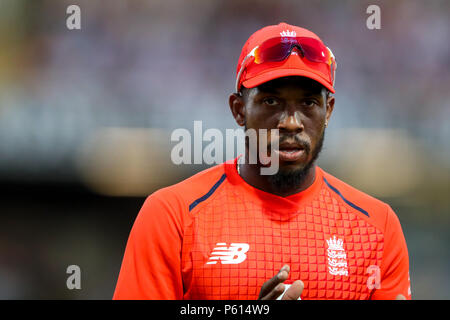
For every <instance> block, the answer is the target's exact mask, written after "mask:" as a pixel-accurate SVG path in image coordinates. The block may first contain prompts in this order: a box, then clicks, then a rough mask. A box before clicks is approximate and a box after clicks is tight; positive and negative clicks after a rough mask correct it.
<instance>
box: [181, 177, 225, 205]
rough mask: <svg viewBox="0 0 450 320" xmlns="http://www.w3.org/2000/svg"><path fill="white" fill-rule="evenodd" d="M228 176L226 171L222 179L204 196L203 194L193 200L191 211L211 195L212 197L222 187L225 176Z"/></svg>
mask: <svg viewBox="0 0 450 320" xmlns="http://www.w3.org/2000/svg"><path fill="white" fill-rule="evenodd" d="M226 177H227V175H226V173H224V174H223V175H222V176H221V177H220V179H219V180H218V181H217V182H216V183H215V184H214V185H213V186H212V188H211V189H209V191H208V192H207V193H206V194H204V195H203V196H201V197H200V198H198V199H196V200H195V201H193V202H192V203H191V204H190V205H189V212H190V211H192V210H193V209H194V208H195V207H196V206H197V205H198V204H199V203H201V202H203V201H205V200H207V199H208V198H209V197H211V196H212V195H213V194H214V192H215V191H216V190H217V188H219V187H220V185H221V184H222V183H223V182H224V181H225V178H226Z"/></svg>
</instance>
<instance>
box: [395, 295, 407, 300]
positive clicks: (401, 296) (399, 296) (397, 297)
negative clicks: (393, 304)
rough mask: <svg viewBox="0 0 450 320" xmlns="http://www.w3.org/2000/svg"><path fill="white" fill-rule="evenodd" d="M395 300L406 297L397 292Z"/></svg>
mask: <svg viewBox="0 0 450 320" xmlns="http://www.w3.org/2000/svg"><path fill="white" fill-rule="evenodd" d="M395 300H406V298H405V296H404V295H402V294H399V295H398V296H396V297H395Z"/></svg>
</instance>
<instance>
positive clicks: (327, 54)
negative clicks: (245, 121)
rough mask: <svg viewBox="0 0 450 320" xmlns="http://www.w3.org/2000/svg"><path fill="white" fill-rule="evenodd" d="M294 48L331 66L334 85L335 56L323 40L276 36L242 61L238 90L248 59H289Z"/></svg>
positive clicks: (259, 62)
mask: <svg viewBox="0 0 450 320" xmlns="http://www.w3.org/2000/svg"><path fill="white" fill-rule="evenodd" d="M294 48H296V49H297V51H298V52H300V53H301V54H302V56H303V57H304V58H306V59H308V60H309V61H311V62H317V63H325V64H327V65H329V66H330V78H331V79H330V80H331V83H332V84H333V86H334V77H335V74H334V73H335V71H336V62H335V57H334V55H333V53H332V52H331V50H330V49H329V48H328V47H326V46H325V45H324V44H323V43H322V42H321V41H319V40H317V39H314V38H309V37H276V38H271V39H268V40H266V41H264V42H263V43H262V44H260V45H258V46H256V47H255V48H253V50H252V51H250V53H249V54H248V55H247V56H246V57H245V58H244V60H243V61H242V63H241V69H240V70H239V73H238V75H237V78H236V92H239V87H240V86H239V81H240V79H241V76H242V72H243V71H244V69H245V68H246V66H247V64H246V63H247V60H249V59H250V58H251V57H253V58H254V60H253V62H254V63H256V64H261V63H265V62H278V61H283V60H285V59H287V58H288V57H289V56H290V55H291V53H292V51H293V50H294Z"/></svg>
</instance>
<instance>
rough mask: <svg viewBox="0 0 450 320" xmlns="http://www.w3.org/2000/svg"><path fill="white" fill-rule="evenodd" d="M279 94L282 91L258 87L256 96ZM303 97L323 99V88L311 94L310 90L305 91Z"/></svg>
mask: <svg viewBox="0 0 450 320" xmlns="http://www.w3.org/2000/svg"><path fill="white" fill-rule="evenodd" d="M267 93H269V94H278V93H280V90H279V89H278V88H276V87H263V86H262V87H258V91H257V93H256V94H267ZM303 96H304V97H305V98H310V97H322V88H321V89H320V91H317V92H315V91H314V92H311V91H309V90H304V91H303Z"/></svg>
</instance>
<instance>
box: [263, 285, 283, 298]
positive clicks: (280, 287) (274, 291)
mask: <svg viewBox="0 0 450 320" xmlns="http://www.w3.org/2000/svg"><path fill="white" fill-rule="evenodd" d="M285 287H286V286H285V285H284V284H283V283H279V284H278V285H277V286H276V287H275V288H273V289H272V291H270V292H269V293H268V294H266V295H265V296H264V297H262V298H261V300H276V299H277V298H278V297H279V296H280V295H281V294H282V293H283V291H284V289H285Z"/></svg>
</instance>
